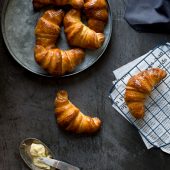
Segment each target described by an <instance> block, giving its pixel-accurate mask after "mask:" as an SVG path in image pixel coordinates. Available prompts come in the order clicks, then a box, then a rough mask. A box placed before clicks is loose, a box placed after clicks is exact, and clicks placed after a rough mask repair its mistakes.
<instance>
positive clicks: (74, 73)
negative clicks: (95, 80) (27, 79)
mask: <svg viewBox="0 0 170 170" xmlns="http://www.w3.org/2000/svg"><path fill="white" fill-rule="evenodd" d="M9 1H10V0H5V1H4V3H3V7H2V13H1V31H2V36H3V40H4V43H5V45H6V48H7V49H8V51H9V53H10V55H11V56H12V58H13V59H14V60H15V61H16V62H17V63H18V64H19V65H21V66H22V67H23V68H25V69H26V70H28V71H29V72H31V73H33V74H36V75H39V76H43V77H57V78H61V77H69V76H73V75H76V74H78V73H81V72H83V71H85V70H87V69H88V68H89V67H91V66H93V65H94V64H95V63H96V62H97V61H98V60H99V59H100V58H101V56H102V55H103V54H104V52H105V51H106V49H107V47H108V45H109V42H110V39H111V35H112V31H113V30H112V29H113V23H112V21H113V14H112V11H111V3H110V1H109V0H106V1H107V3H108V11H109V17H110V20H111V24H109V28H110V32H109V35H108V40H107V42H106V44H105V46H104V48H103V51H102V52H101V53H100V55H99V56H98V57H97V58H96V60H94V61H93V62H91V63H90V64H89V65H87V66H86V67H84V68H83V69H82V70H79V71H77V72H73V73H68V74H65V75H63V76H55V75H50V74H46V75H45V74H43V73H40V72H36V71H34V70H32V69H31V68H29V67H27V66H26V65H25V64H24V63H23V62H21V61H20V60H19V59H18V58H17V57H16V55H15V54H14V52H13V51H12V49H11V48H10V44H9V42H8V40H7V38H6V33H5V14H6V9H7V7H8V3H9Z"/></svg>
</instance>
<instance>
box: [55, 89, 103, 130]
mask: <svg viewBox="0 0 170 170" xmlns="http://www.w3.org/2000/svg"><path fill="white" fill-rule="evenodd" d="M55 113H56V118H57V122H58V124H59V125H60V126H61V127H63V128H64V129H65V130H67V131H71V132H74V133H94V132H96V131H98V130H99V128H100V126H101V121H100V120H99V119H98V118H96V117H95V118H92V117H90V116H86V115H84V114H83V113H82V112H81V111H80V110H79V109H78V108H77V107H76V106H74V105H73V104H72V103H71V102H70V100H69V99H68V94H67V92H66V91H63V90H62V91H59V92H58V93H57V97H56V99H55Z"/></svg>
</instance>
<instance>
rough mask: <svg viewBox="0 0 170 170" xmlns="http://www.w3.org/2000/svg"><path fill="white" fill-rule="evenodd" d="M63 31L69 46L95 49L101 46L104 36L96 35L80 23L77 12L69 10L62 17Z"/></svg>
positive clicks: (79, 16) (79, 14)
mask: <svg viewBox="0 0 170 170" xmlns="http://www.w3.org/2000/svg"><path fill="white" fill-rule="evenodd" d="M64 31H65V34H66V37H67V40H68V43H69V44H70V45H71V46H76V47H81V48H90V49H96V48H99V47H101V46H102V44H103V42H104V40H105V36H104V34H103V33H96V32H95V31H93V30H92V29H90V28H89V27H87V26H86V25H85V24H83V23H82V21H81V13H80V11H79V10H75V9H71V10H70V11H69V12H68V13H66V15H65V17H64Z"/></svg>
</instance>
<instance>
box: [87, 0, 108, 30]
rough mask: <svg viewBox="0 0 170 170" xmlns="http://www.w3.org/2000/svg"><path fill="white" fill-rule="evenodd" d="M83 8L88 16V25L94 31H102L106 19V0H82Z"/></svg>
mask: <svg viewBox="0 0 170 170" xmlns="http://www.w3.org/2000/svg"><path fill="white" fill-rule="evenodd" d="M84 2H85V3H84V9H85V13H86V16H87V17H88V24H87V25H88V27H90V28H91V29H92V30H94V31H95V32H103V31H104V27H105V25H106V23H107V20H108V9H107V8H108V5H107V2H106V0H84Z"/></svg>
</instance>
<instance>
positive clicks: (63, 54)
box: [35, 45, 84, 76]
mask: <svg viewBox="0 0 170 170" xmlns="http://www.w3.org/2000/svg"><path fill="white" fill-rule="evenodd" d="M83 59H84V51H83V50H81V49H78V48H75V49H71V50H60V49H58V48H55V49H50V50H47V49H46V48H44V47H43V46H40V45H37V46H36V47H35V60H36V61H37V63H38V64H39V65H40V66H41V67H42V68H43V69H44V70H46V71H47V72H48V73H50V74H52V75H56V76H62V75H64V74H66V73H68V72H72V71H73V70H74V69H75V68H76V66H77V65H78V64H80V63H81V62H82V60H83Z"/></svg>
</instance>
